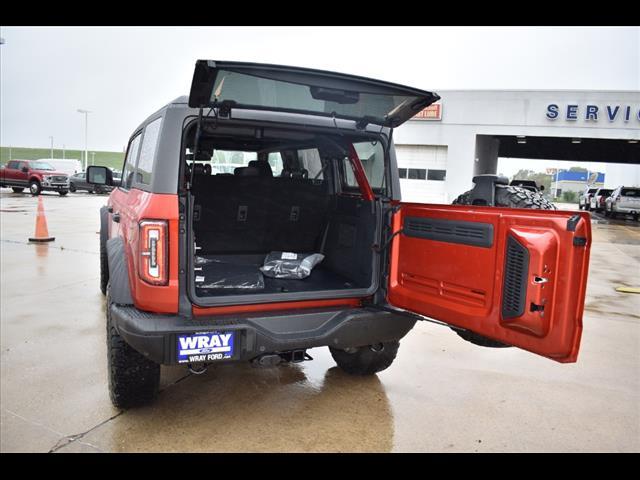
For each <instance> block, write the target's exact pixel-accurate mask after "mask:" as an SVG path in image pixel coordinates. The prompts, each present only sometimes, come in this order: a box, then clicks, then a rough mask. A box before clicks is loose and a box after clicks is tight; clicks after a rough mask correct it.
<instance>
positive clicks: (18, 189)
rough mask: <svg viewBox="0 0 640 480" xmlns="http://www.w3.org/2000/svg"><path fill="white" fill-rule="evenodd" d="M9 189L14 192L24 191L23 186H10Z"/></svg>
mask: <svg viewBox="0 0 640 480" xmlns="http://www.w3.org/2000/svg"><path fill="white" fill-rule="evenodd" d="M11 190H13V192H14V193H22V192H23V191H24V188H22V187H11Z"/></svg>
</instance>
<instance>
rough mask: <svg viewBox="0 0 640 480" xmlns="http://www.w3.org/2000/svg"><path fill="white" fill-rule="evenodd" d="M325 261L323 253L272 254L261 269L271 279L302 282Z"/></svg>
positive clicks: (267, 257)
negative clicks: (314, 268)
mask: <svg viewBox="0 0 640 480" xmlns="http://www.w3.org/2000/svg"><path fill="white" fill-rule="evenodd" d="M323 259H324V255H322V254H321V253H293V252H271V253H269V255H267V256H266V258H265V259H264V264H263V265H262V267H260V270H261V271H262V273H264V274H265V275H266V276H267V277H271V278H288V279H298V280H302V279H303V278H307V277H308V276H309V275H311V270H313V267H315V266H316V265H317V264H319V263H320V262H321V261H322V260H323Z"/></svg>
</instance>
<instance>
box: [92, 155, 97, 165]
mask: <svg viewBox="0 0 640 480" xmlns="http://www.w3.org/2000/svg"><path fill="white" fill-rule="evenodd" d="M95 158H96V152H91V165H93V164H94V163H95Z"/></svg>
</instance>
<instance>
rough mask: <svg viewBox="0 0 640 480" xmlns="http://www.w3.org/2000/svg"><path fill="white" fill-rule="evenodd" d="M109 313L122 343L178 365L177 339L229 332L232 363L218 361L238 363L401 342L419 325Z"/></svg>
mask: <svg viewBox="0 0 640 480" xmlns="http://www.w3.org/2000/svg"><path fill="white" fill-rule="evenodd" d="M110 308H111V312H110V313H111V317H112V321H113V322H114V325H115V327H116V328H117V330H118V333H119V334H120V335H121V336H122V337H123V338H124V340H125V341H126V342H127V343H128V344H129V345H131V346H132V347H133V348H135V349H136V350H137V351H139V352H140V353H142V354H143V355H145V356H146V357H148V358H149V359H151V360H153V361H154V362H156V363H160V364H164V365H172V364H176V363H178V361H177V342H178V340H177V336H178V335H179V334H192V333H196V332H216V331H224V332H230V331H233V332H234V337H235V344H234V350H233V351H234V355H233V358H231V359H230V360H221V361H238V360H251V359H253V358H255V357H257V356H260V355H263V354H267V353H276V352H287V351H291V350H301V349H307V348H312V347H321V346H332V347H337V348H346V347H357V346H362V345H370V344H373V343H378V342H385V341H393V340H400V339H401V338H402V337H404V336H405V335H406V334H407V333H408V332H409V330H411V329H412V328H413V326H414V325H415V323H416V321H417V318H416V317H411V316H407V315H402V314H398V313H394V312H389V311H381V310H377V309H373V308H365V307H362V308H354V309H345V310H342V309H338V310H331V311H327V310H321V311H320V310H318V311H308V312H300V311H295V312H293V311H290V312H279V313H277V314H252V315H249V316H246V317H238V316H226V315H224V316H223V315H220V316H215V317H193V318H185V317H180V316H177V315H161V314H153V313H148V312H143V311H140V310H138V309H136V308H134V307H130V306H121V305H115V304H112V305H111V307H110Z"/></svg>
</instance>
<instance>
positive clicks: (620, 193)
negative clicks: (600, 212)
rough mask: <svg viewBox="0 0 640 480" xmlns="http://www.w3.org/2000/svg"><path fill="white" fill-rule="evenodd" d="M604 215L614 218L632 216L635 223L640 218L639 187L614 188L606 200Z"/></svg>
mask: <svg viewBox="0 0 640 480" xmlns="http://www.w3.org/2000/svg"><path fill="white" fill-rule="evenodd" d="M604 214H605V216H607V217H611V218H616V217H617V216H618V215H632V216H633V219H634V220H635V221H638V218H639V217H640V187H623V186H620V187H618V188H616V189H615V190H614V191H613V192H611V195H610V196H609V197H608V198H607V199H606V202H605V210H604Z"/></svg>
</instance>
